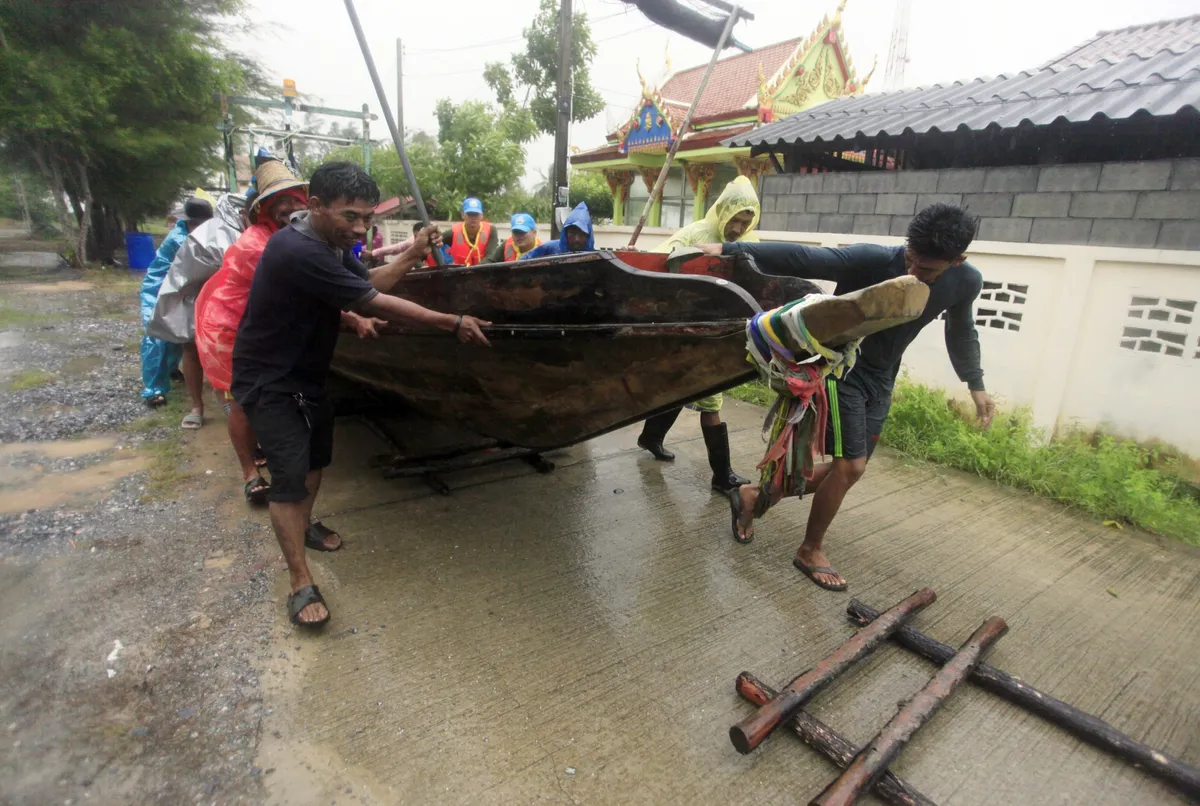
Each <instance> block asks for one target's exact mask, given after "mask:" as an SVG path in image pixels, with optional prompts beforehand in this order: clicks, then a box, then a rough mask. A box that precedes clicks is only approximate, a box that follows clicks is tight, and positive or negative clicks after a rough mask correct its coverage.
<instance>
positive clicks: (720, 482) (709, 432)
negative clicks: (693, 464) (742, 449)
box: [700, 423, 750, 493]
mask: <svg viewBox="0 0 1200 806" xmlns="http://www.w3.org/2000/svg"><path fill="white" fill-rule="evenodd" d="M700 430H701V431H703V432H704V447H705V448H708V465H709V467H711V468H712V471H713V477H712V488H713V489H714V490H716V491H717V492H719V493H729V492H733V491H734V490H736V489H737V488H738V487H741V486H742V485H743V484H749V483H750V479H744V478H742V477H741V476H739V475H738V474H737V473H734V472H733V468H732V467H730V465H729V429H728V428H726V427H725V423H721V424H720V425H704V424H703V423H701V424H700Z"/></svg>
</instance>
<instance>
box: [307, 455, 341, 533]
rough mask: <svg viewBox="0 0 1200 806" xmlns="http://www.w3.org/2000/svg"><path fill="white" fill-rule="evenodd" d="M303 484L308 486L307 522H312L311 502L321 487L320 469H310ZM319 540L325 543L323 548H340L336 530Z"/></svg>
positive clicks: (314, 501)
mask: <svg viewBox="0 0 1200 806" xmlns="http://www.w3.org/2000/svg"><path fill="white" fill-rule="evenodd" d="M304 485H305V486H306V487H307V488H308V492H309V497H308V512H307V513H305V514H306V516H307V517H308V521H307V523H312V511H313V504H315V503H316V500H317V493H318V492H319V491H320V489H321V471H320V470H313V471H311V472H310V473H309V474H308V476H306V477H305V479H304ZM304 528H305V529H308V526H307V524H306V525H305V527H304ZM321 542H323V543H324V544H325V548H326V549H328V550H329V551H337V550H338V548H340V547H341V545H342V536H341V535H340V534H338V533H337V532H334V533H333V534H331V535H326V536H325V539H324V540H322V541H321Z"/></svg>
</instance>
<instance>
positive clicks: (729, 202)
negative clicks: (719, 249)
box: [651, 176, 762, 252]
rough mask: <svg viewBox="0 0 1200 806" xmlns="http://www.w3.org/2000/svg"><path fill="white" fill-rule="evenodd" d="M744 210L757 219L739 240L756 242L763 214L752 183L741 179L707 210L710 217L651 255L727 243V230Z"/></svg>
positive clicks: (670, 240) (729, 187)
mask: <svg viewBox="0 0 1200 806" xmlns="http://www.w3.org/2000/svg"><path fill="white" fill-rule="evenodd" d="M743 210H748V211H750V212H751V213H753V214H754V218H753V219H752V220H751V221H750V226H749V227H747V228H746V231H745V232H744V233H743V234H742V237H741V238H739V239H738V240H739V241H748V242H751V243H754V242H757V241H758V236H757V235H755V234H754V228H755V227H757V226H758V218H759V215H760V214H761V212H762V210H761V207H760V205H759V203H758V194H757V193H755V192H754V185H752V184H751V183H750V180H749V179H747V178H746V177H744V176H739V177H738V178H737V179H734V180H733V181H732V182H730V183H729V184H728V185H726V186H725V189H724V190H722V191H721V195H720V196H718V197H717V200H716V201H715V202H713V206H712V207H710V208H708V215H706V216H704V218H702V219H700V220H699V221H695V222H693V223H691V224H688V225H687V226H686V227H684V228H683V229H681V230H679V232H677V233H675V234H674V235H672V236H671V237H670V238H668V239H667V240H665V241H663V242H662V243H661V244H659V245H658V246H657V247H656V248H654V249H652V250H651V251H652V252H671V251H673V250H674V249H676V248H677V247H680V246H699V245H700V244H705V243H724V242H725V241H726V240H728V239H727V238H726V237H725V227H726V226H727V225H728V224H729V221H730V219H732V218H733V217H734V216H735V215H737V214H738V213H740V212H742V211H743Z"/></svg>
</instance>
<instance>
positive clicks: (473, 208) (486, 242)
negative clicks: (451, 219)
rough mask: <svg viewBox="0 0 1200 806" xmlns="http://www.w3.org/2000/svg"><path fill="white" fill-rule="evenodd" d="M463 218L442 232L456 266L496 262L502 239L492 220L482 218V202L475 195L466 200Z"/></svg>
mask: <svg viewBox="0 0 1200 806" xmlns="http://www.w3.org/2000/svg"><path fill="white" fill-rule="evenodd" d="M462 216H463V220H462V221H458V222H455V224H454V225H453V226H451V227H450V229H448V230H445V231H444V232H443V233H442V241H444V242H445V243H446V244H448V245H449V246H450V257H451V259H452V260H453V261H454V265H455V266H478V265H479V264H480V263H495V262H497V260H498V259H499V255H500V239H499V237H498V236H497V235H496V228H495V227H493V226H492V224H491V222H490V221H484V220H483V202H481V201H480V200H479V199H477V198H475V197H474V196H471V197H468V198H466V199H464V200H463V205H462Z"/></svg>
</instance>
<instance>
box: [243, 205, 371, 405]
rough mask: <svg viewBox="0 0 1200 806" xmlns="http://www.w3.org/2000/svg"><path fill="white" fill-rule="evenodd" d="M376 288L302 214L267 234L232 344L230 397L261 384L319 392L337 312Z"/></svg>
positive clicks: (246, 399)
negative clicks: (268, 238) (269, 237)
mask: <svg viewBox="0 0 1200 806" xmlns="http://www.w3.org/2000/svg"><path fill="white" fill-rule="evenodd" d="M378 293H379V292H378V291H376V290H375V288H374V287H373V286H372V285H371V284H370V282H368V281H367V268H366V267H365V266H363V264H362V263H359V262H358V260H357V259H356V258H355V257H354V255H353V254H351V253H350V252H349V251H348V250H346V251H343V250H341V249H337V248H335V247H333V246H331V245H330V244H329V243H327V242H325V241H324V240H322V239H321V237H320V236H319V235H317V233H316V232H315V231H314V230H313V229H312V226H311V225H310V224H309V222H308V218H307V213H303V214H300V215H298V216H296V217H294V218H293V219H292V223H291V224H289V225H288V226H287V227H284V228H283V229H281V230H280V231H279V232H277V233H275V234H274V235H272V236H271V240H269V241H267V247H266V249H264V250H263V254H262V258H261V259H260V260H259V262H258V268H257V269H256V270H255V272H254V281H253V282H252V283H251V284H250V298H249V300H248V301H247V302H246V312H245V314H243V315H242V322H241V325H240V326H239V327H238V332H237V341H236V342H235V343H234V347H233V385H232V388H231V389H230V392H231V393H232V394H233V397H234V399H236V400H237V401H238V403H241V404H242V405H246V404H247V403H253V402H254V401H255V399H256V398H257V397H258V393H259V392H260V391H261V390H263V389H269V390H272V391H281V392H288V393H295V392H302V393H304V394H307V395H311V396H317V395H320V394H322V393H323V392H324V390H325V380H326V378H327V376H328V375H329V364H330V362H331V361H332V360H333V351H334V348H335V347H336V346H337V338H338V330H339V328H340V324H341V312H342V311H343V310H351V309H353V308H358V307H361V306H362V305H363V304H365V303H366V302H369V301H370V300H371V299H373V298H374V297H375V295H376V294H378Z"/></svg>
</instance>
